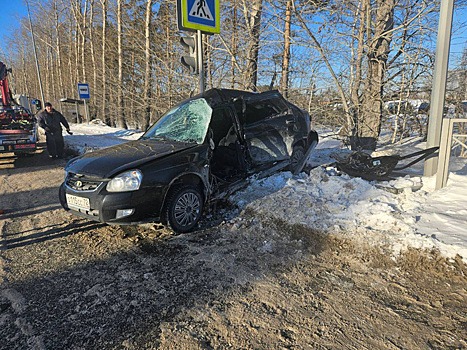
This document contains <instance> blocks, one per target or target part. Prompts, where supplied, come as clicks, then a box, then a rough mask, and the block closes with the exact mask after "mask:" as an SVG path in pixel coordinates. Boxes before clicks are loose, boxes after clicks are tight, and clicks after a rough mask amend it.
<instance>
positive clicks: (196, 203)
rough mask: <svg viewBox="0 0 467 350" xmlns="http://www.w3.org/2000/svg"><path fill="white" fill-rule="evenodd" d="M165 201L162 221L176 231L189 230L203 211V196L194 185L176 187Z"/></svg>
mask: <svg viewBox="0 0 467 350" xmlns="http://www.w3.org/2000/svg"><path fill="white" fill-rule="evenodd" d="M166 203H167V204H166V206H165V215H164V216H165V218H164V219H165V220H164V221H165V222H166V223H167V224H168V225H169V226H170V228H171V229H172V230H173V231H175V232H177V233H184V232H188V231H191V230H192V229H193V228H194V227H195V226H196V224H197V223H198V221H199V220H200V218H201V214H202V213H203V196H202V194H201V192H200V190H199V188H198V187H196V186H192V185H186V186H182V187H178V188H176V189H175V190H174V191H172V192H171V193H170V194H169V197H168V199H167V202H166Z"/></svg>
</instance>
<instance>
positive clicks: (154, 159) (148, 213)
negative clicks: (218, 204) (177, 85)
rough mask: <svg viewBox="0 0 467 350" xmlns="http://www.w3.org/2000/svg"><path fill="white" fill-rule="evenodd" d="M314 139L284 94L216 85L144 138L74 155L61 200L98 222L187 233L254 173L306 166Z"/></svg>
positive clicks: (177, 108)
mask: <svg viewBox="0 0 467 350" xmlns="http://www.w3.org/2000/svg"><path fill="white" fill-rule="evenodd" d="M317 143H318V134H317V133H316V132H315V131H313V130H312V129H311V126H310V117H309V115H308V113H306V112H304V111H302V110H301V109H299V108H298V107H296V106H295V105H293V104H291V103H290V102H288V101H287V100H285V99H284V98H283V97H282V95H281V94H280V93H279V92H277V91H268V92H264V93H251V92H245V91H238V90H227V89H211V90H208V91H206V92H204V93H202V94H199V95H197V96H195V97H193V98H190V99H188V100H185V101H183V102H181V103H180V104H178V105H177V106H175V107H174V108H172V109H171V110H170V111H168V112H167V113H166V114H165V115H163V116H162V117H161V118H160V120H159V121H158V122H156V123H155V124H154V125H152V126H151V127H150V128H149V129H148V130H147V131H146V133H144V134H143V136H142V137H141V138H140V139H138V140H136V141H130V142H127V143H123V144H120V145H117V146H113V147H109V148H105V149H101V150H98V151H95V152H89V153H86V154H84V155H82V156H79V157H77V158H74V159H72V160H70V161H69V163H68V164H67V166H66V167H65V172H66V177H65V181H64V182H63V184H62V185H61V186H60V202H61V204H62V206H63V207H64V208H65V209H66V210H70V211H71V212H72V213H73V214H76V215H80V216H84V217H85V218H88V219H91V220H95V221H100V222H105V223H109V224H134V223H141V222H146V221H158V222H162V223H163V224H166V225H169V226H170V227H171V228H172V229H173V230H174V231H176V232H188V231H190V230H192V229H193V228H194V227H195V226H196V224H197V223H198V221H199V220H200V217H201V215H202V212H203V208H204V207H205V205H206V204H207V203H208V202H211V201H215V200H218V199H222V198H225V197H226V196H228V195H229V194H231V193H233V192H234V191H236V190H238V189H239V188H241V187H242V185H245V183H246V179H247V178H248V177H249V176H251V175H253V174H260V175H263V176H266V175H268V174H271V173H273V172H276V171H279V170H283V169H289V170H291V171H295V172H297V171H301V169H302V167H303V165H304V162H305V158H307V156H308V154H309V152H310V151H311V150H312V149H313V148H314V147H315V146H316V144H317Z"/></svg>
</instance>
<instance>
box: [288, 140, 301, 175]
mask: <svg viewBox="0 0 467 350" xmlns="http://www.w3.org/2000/svg"><path fill="white" fill-rule="evenodd" d="M303 157H305V148H303V146H301V145H296V146H294V148H293V151H292V155H291V156H290V171H291V172H292V173H295V171H296V170H297V168H298V166H300V164H301V162H302V161H303Z"/></svg>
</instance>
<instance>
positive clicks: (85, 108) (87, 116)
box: [83, 99, 89, 124]
mask: <svg viewBox="0 0 467 350" xmlns="http://www.w3.org/2000/svg"><path fill="white" fill-rule="evenodd" d="M83 101H84V114H85V116H86V122H87V123H88V124H89V111H88V104H87V103H86V99H84V100H83Z"/></svg>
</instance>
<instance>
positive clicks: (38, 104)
mask: <svg viewBox="0 0 467 350" xmlns="http://www.w3.org/2000/svg"><path fill="white" fill-rule="evenodd" d="M32 104H33V105H35V106H36V111H40V110H41V109H42V102H41V100H37V99H36V100H32Z"/></svg>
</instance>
